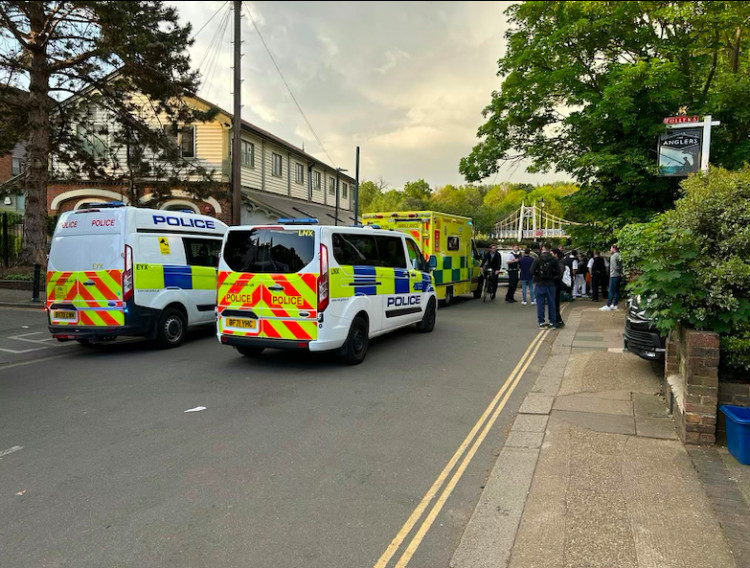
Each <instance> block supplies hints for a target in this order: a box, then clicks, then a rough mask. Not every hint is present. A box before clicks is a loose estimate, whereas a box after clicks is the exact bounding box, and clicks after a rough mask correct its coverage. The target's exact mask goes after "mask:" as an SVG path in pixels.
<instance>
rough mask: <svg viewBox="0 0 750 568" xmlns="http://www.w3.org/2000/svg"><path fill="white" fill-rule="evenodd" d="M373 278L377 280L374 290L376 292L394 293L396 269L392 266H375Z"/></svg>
mask: <svg viewBox="0 0 750 568" xmlns="http://www.w3.org/2000/svg"><path fill="white" fill-rule="evenodd" d="M375 278H376V279H377V281H378V285H377V286H375V292H377V293H378V294H395V293H396V271H395V270H393V268H383V267H375Z"/></svg>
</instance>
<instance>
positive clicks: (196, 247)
mask: <svg viewBox="0 0 750 568" xmlns="http://www.w3.org/2000/svg"><path fill="white" fill-rule="evenodd" d="M183 243H185V258H186V260H187V263H188V266H213V267H214V268H216V267H217V266H219V252H220V251H221V241H220V240H218V239H193V238H183Z"/></svg>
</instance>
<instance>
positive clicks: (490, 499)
mask: <svg viewBox="0 0 750 568" xmlns="http://www.w3.org/2000/svg"><path fill="white" fill-rule="evenodd" d="M538 456H539V451H538V450H531V449H526V448H507V447H505V448H503V450H501V452H500V455H499V456H498V459H497V462H496V464H495V467H494V468H493V470H492V473H491V474H490V477H489V480H488V482H487V485H486V486H485V488H484V491H483V492H482V496H481V497H480V499H479V503H477V506H476V509H475V510H474V514H473V515H472V517H471V520H470V521H469V524H468V525H467V526H466V530H465V531H464V534H463V537H462V538H461V543H460V544H459V546H458V548H457V549H456V551H455V552H454V554H453V558H452V559H451V561H450V567H451V568H497V567H499V566H507V564H508V559H509V558H510V551H511V549H512V548H513V540H514V539H515V535H516V530H517V528H518V523H519V522H520V519H521V515H522V514H523V508H524V503H525V501H526V495H527V494H528V491H529V485H530V484H531V479H532V477H533V475H534V468H535V467H536V462H537V458H538Z"/></svg>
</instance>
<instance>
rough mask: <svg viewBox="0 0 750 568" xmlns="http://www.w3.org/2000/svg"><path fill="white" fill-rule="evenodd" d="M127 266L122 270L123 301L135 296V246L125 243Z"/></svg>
mask: <svg viewBox="0 0 750 568" xmlns="http://www.w3.org/2000/svg"><path fill="white" fill-rule="evenodd" d="M124 256H125V267H124V270H123V271H122V301H123V302H127V301H128V300H129V299H130V298H132V297H133V248H132V247H131V246H130V245H125V254H124Z"/></svg>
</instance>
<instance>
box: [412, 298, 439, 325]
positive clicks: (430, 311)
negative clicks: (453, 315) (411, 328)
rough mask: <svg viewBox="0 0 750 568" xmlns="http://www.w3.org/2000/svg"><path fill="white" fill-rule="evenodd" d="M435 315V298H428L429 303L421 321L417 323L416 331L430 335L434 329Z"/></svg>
mask: <svg viewBox="0 0 750 568" xmlns="http://www.w3.org/2000/svg"><path fill="white" fill-rule="evenodd" d="M436 315H437V302H435V298H430V302H429V303H428V304H427V309H425V311H424V315H423V316H422V321H420V322H417V330H419V331H421V332H422V333H430V332H431V331H432V330H433V329H435V318H436Z"/></svg>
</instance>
